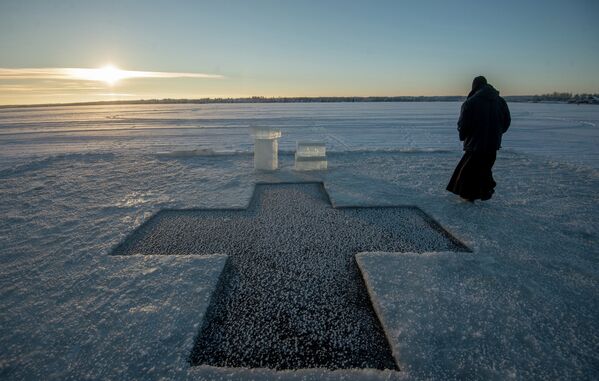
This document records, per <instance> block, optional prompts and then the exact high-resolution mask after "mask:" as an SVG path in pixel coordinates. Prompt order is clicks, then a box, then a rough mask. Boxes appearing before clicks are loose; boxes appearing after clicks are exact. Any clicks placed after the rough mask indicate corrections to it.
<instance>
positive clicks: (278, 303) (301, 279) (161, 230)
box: [114, 183, 468, 369]
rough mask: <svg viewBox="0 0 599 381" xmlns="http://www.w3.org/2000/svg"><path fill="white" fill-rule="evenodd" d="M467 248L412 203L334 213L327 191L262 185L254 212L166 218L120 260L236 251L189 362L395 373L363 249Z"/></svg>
mask: <svg viewBox="0 0 599 381" xmlns="http://www.w3.org/2000/svg"><path fill="white" fill-rule="evenodd" d="M367 251H389V252H406V251H412V252H424V251H468V249H467V248H466V247H465V246H464V245H463V244H461V243H460V242H459V241H457V240H456V239H455V238H453V237H452V236H451V235H449V234H448V233H447V232H446V231H445V230H443V229H442V228H441V227H440V226H439V225H438V224H437V223H436V222H434V221H433V220H432V219H431V218H429V217H428V216H427V215H426V214H424V213H423V212H422V211H421V210H420V209H418V208H415V207H347V208H346V207H344V208H335V207H333V206H332V205H331V203H330V201H329V197H328V194H327V193H326V191H325V190H324V187H323V185H322V184H321V183H302V184H259V185H256V189H255V192H254V196H253V198H252V201H251V202H250V204H249V206H248V208H247V209H240V210H226V209H225V210H223V209H220V210H209V209H208V210H207V209H195V210H194V209H188V210H165V211H161V212H158V213H157V214H156V215H155V216H154V217H152V218H151V219H150V220H148V222H147V223H145V224H143V225H142V226H140V227H139V228H138V229H137V230H136V231H135V232H134V233H133V234H132V235H131V236H130V237H129V238H128V239H127V240H126V241H125V242H123V244H121V245H120V246H119V247H117V248H116V249H115V251H114V254H124V255H126V254H154V255H156V254H164V255H169V254H196V255H198V254H199V255H202V254H213V253H223V254H228V255H229V259H228V261H227V264H226V266H225V269H224V270H223V274H222V276H221V279H220V281H219V285H218V286H217V290H216V291H215V293H214V295H213V297H212V302H211V304H210V306H209V308H208V311H207V313H206V318H205V320H204V322H203V325H202V327H201V329H200V332H199V334H198V336H197V339H196V343H195V346H194V348H193V351H192V353H191V363H192V364H193V365H200V364H207V365H212V366H219V367H250V368H273V369H300V368H328V369H340V368H345V369H347V368H375V369H398V366H397V361H396V359H394V358H393V356H392V354H391V350H390V347H389V343H388V341H387V338H386V336H385V333H384V332H383V330H382V328H381V324H380V322H379V321H378V318H377V316H376V314H375V313H374V311H373V308H372V304H371V302H370V299H369V297H368V293H367V292H366V289H365V287H364V283H363V280H362V278H361V275H360V272H359V270H358V268H357V265H356V262H355V258H354V255H355V254H356V253H358V252H367Z"/></svg>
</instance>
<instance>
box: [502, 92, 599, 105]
mask: <svg viewBox="0 0 599 381" xmlns="http://www.w3.org/2000/svg"><path fill="white" fill-rule="evenodd" d="M505 99H506V100H507V101H509V102H534V103H537V102H548V103H549V102H551V103H577V104H599V94H572V93H558V92H554V93H552V94H543V95H519V96H507V97H505Z"/></svg>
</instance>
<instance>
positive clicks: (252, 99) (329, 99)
mask: <svg viewBox="0 0 599 381" xmlns="http://www.w3.org/2000/svg"><path fill="white" fill-rule="evenodd" d="M556 94H557V95H565V94H570V95H571V96H575V95H578V96H584V95H587V96H592V97H597V96H599V93H582V94H574V93H571V92H554V93H552V94H527V95H503V96H502V97H503V98H512V99H514V98H534V97H549V96H552V95H556ZM438 98H455V100H460V99H464V98H466V95H367V96H362V95H360V96H272V97H267V96H260V95H254V96H247V97H203V98H139V99H114V100H97V101H83V102H55V103H16V104H5V105H2V104H0V108H2V109H5V108H26V107H61V106H95V105H112V104H115V105H118V104H124V105H126V104H217V103H277V101H280V103H302V101H304V102H305V103H335V102H339V103H352V102H355V103H360V102H364V103H367V102H369V101H370V102H372V103H376V102H380V103H385V102H388V103H392V102H410V101H415V100H416V101H417V100H419V99H422V100H428V101H441V102H442V101H453V100H454V99H451V100H449V99H438Z"/></svg>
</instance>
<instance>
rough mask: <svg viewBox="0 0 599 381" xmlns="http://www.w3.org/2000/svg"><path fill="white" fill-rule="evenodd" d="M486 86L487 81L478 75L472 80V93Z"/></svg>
mask: <svg viewBox="0 0 599 381" xmlns="http://www.w3.org/2000/svg"><path fill="white" fill-rule="evenodd" d="M486 84H487V79H486V78H485V77H483V76H482V75H479V76H478V77H476V78H474V80H473V81H472V93H475V92H477V91H478V90H480V89H481V88H482V87H483V86H484V85H486Z"/></svg>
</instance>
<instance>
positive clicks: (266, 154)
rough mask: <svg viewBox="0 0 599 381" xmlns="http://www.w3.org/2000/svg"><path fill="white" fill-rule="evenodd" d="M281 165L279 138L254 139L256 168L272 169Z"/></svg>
mask: <svg viewBox="0 0 599 381" xmlns="http://www.w3.org/2000/svg"><path fill="white" fill-rule="evenodd" d="M278 166H279V142H278V141H277V139H256V140H255V141H254V168H256V169H261V170H267V171H272V170H275V169H277V168H278Z"/></svg>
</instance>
